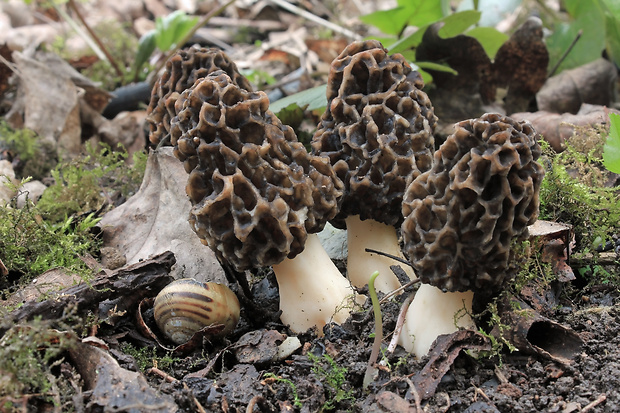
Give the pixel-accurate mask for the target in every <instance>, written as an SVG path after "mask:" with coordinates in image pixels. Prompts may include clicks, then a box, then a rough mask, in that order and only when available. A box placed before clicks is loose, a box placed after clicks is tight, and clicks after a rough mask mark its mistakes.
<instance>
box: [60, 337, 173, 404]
mask: <svg viewBox="0 0 620 413" xmlns="http://www.w3.org/2000/svg"><path fill="white" fill-rule="evenodd" d="M69 355H70V357H71V361H72V362H73V364H74V365H75V367H76V369H77V371H78V372H79V373H80V376H81V378H82V380H84V387H85V388H86V390H89V392H88V403H87V407H88V411H100V409H104V408H105V409H106V411H108V410H107V409H108V408H114V411H136V412H137V411H143V412H146V411H148V412H176V411H178V406H177V404H176V403H175V402H174V398H173V397H172V396H170V395H165V394H162V393H160V392H158V391H157V390H155V389H154V388H152V387H151V386H150V385H149V384H148V382H147V381H146V379H145V378H144V376H143V375H142V374H140V373H137V372H134V371H129V370H126V369H124V368H122V367H120V366H119V364H118V362H117V361H116V360H114V358H113V357H112V356H110V355H109V354H108V353H107V352H106V351H104V350H101V349H99V348H97V347H93V346H90V345H88V344H84V343H76V345H74V346H71V347H70V348H69ZM101 411H103V410H101Z"/></svg>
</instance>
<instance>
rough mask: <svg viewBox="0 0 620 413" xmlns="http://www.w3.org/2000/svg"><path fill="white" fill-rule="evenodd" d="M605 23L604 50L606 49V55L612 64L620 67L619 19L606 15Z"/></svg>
mask: <svg viewBox="0 0 620 413" xmlns="http://www.w3.org/2000/svg"><path fill="white" fill-rule="evenodd" d="M605 23H606V26H607V31H606V34H605V45H606V47H605V49H607V54H608V55H609V57H610V58H611V59H612V60H613V61H614V63H616V65H620V19H619V18H617V17H615V16H612V15H611V14H607V15H606V19H605Z"/></svg>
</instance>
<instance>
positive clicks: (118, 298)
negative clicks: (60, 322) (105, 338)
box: [0, 251, 175, 336]
mask: <svg viewBox="0 0 620 413" xmlns="http://www.w3.org/2000/svg"><path fill="white" fill-rule="evenodd" d="M174 263H175V258H174V254H173V253H171V252H170V251H166V252H164V253H162V254H160V255H158V256H156V257H153V258H152V259H149V260H144V261H141V262H138V263H136V264H132V265H128V266H125V267H122V268H119V269H118V270H116V271H113V272H110V273H108V274H106V273H102V274H99V276H98V278H97V279H95V280H93V281H92V282H90V283H81V284H78V285H76V286H73V287H69V288H66V289H64V290H61V291H59V292H57V293H56V294H53V295H52V297H50V298H48V299H47V300H44V301H40V302H37V301H36V300H32V301H28V302H27V303H25V304H24V305H23V306H22V307H20V308H19V309H17V310H15V311H13V312H12V313H10V314H9V315H8V318H9V320H11V322H12V323H16V322H19V321H22V320H31V319H33V318H34V317H36V316H40V317H41V318H42V319H44V320H54V319H60V318H62V317H63V314H64V311H65V309H66V308H68V307H69V306H75V307H76V310H77V313H78V314H80V313H82V312H84V311H86V310H94V309H95V308H99V314H98V316H99V317H100V318H101V319H105V318H107V317H108V315H109V312H110V311H114V312H116V313H119V312H123V311H130V312H131V313H130V314H134V312H135V310H136V308H137V306H138V303H139V302H140V301H141V300H142V299H143V298H145V297H148V296H153V295H155V294H157V293H158V292H159V291H160V290H161V289H162V288H163V287H164V286H166V285H168V284H169V283H170V282H172V280H173V278H172V277H171V276H170V275H169V273H170V269H171V267H172V265H174ZM7 325H8V326H7ZM9 327H10V323H5V324H4V325H2V326H1V327H0V336H1V335H3V334H4V333H5V332H6V330H8V328H9Z"/></svg>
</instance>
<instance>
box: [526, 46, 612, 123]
mask: <svg viewBox="0 0 620 413" xmlns="http://www.w3.org/2000/svg"><path fill="white" fill-rule="evenodd" d="M617 77H618V72H617V69H616V67H615V66H614V64H613V63H611V62H610V61H609V60H606V59H603V58H601V59H597V60H595V61H593V62H590V63H588V64H585V65H583V66H579V67H576V68H575V69H571V70H565V71H563V72H561V73H560V74H558V75H556V76H553V77H551V78H549V79H548V80H547V82H546V83H545V84H544V86H543V87H542V89H540V91H539V92H538V94H537V95H536V103H537V104H538V109H539V110H544V111H548V112H555V113H565V112H569V113H577V112H578V111H579V110H580V108H581V105H582V104H584V103H590V104H592V105H604V106H609V105H610V104H611V102H612V101H613V94H614V90H615V88H614V84H615V82H616V78H617Z"/></svg>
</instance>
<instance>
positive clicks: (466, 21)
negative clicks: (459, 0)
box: [390, 10, 480, 53]
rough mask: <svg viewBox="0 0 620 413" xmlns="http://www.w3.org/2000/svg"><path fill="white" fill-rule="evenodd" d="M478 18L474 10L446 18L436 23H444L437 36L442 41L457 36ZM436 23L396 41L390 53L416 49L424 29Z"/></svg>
mask: <svg viewBox="0 0 620 413" xmlns="http://www.w3.org/2000/svg"><path fill="white" fill-rule="evenodd" d="M479 18H480V12H477V11H474V10H467V11H463V12H459V13H454V14H452V15H450V16H446V17H444V18H442V19H439V20H438V21H437V22H443V23H444V25H443V27H442V28H441V29H439V35H440V36H441V37H443V38H444V39H445V38H449V37H453V36H456V35H459V34H461V33H463V31H465V30H467V28H469V27H470V26H472V25H473V24H476V22H477V21H478V19H479ZM437 22H433V23H429V24H427V25H426V26H423V27H420V28H419V29H418V30H417V31H415V32H414V33H412V34H410V35H409V36H407V37H404V38H402V39H401V40H399V41H397V42H396V43H394V44H393V45H392V46H391V47H390V53H402V52H404V51H405V50H407V49H411V48H415V47H417V46H418V45H419V44H420V43H421V42H422V36H424V32H425V31H426V29H428V27H429V26H430V25H431V24H434V23H437Z"/></svg>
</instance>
